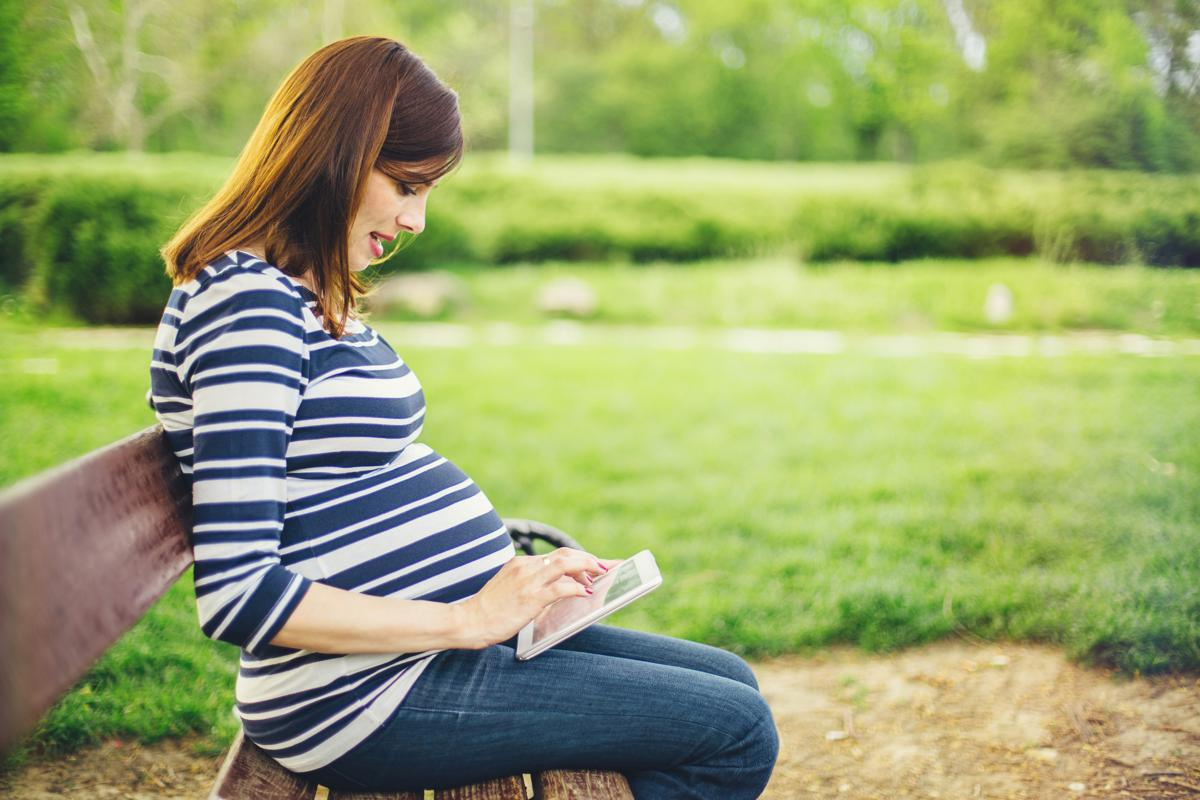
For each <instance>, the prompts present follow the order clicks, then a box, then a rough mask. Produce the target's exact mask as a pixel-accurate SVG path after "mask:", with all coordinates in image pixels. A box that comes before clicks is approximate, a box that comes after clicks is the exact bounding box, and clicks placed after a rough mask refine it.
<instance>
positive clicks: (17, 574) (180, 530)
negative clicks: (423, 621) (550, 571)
mask: <svg viewBox="0 0 1200 800" xmlns="http://www.w3.org/2000/svg"><path fill="white" fill-rule="evenodd" d="M191 505H192V502H191V492H190V490H189V487H188V482H187V481H186V479H185V477H184V476H183V474H182V473H181V472H180V469H179V464H178V462H177V461H176V459H175V456H174V454H173V453H171V451H170V450H169V449H168V447H167V444H166V440H165V439H164V437H163V435H162V429H161V427H159V426H154V427H152V428H148V429H146V430H144V431H142V432H140V433H137V434H134V435H133V436H130V437H128V438H126V439H123V440H121V441H119V442H116V443H115V444H112V445H109V446H108V447H105V448H102V449H100V450H97V451H95V452H93V453H90V454H88V455H86V456H83V457H82V458H79V459H77V460H75V461H72V462H70V463H68V464H65V465H63V466H60V467H57V468H55V469H52V470H49V471H47V472H45V473H42V474H41V475H37V476H34V477H32V478H29V479H27V480H25V481H23V482H21V483H19V484H17V485H16V486H13V487H11V488H10V489H8V490H6V491H4V492H3V493H0V753H3V752H6V751H7V750H8V749H9V748H10V747H11V746H12V745H14V744H16V743H17V742H18V741H19V740H20V738H21V737H22V736H24V735H25V734H26V733H28V732H29V731H30V730H31V729H32V728H33V727H34V725H35V724H36V723H37V720H38V719H39V718H40V717H41V716H42V714H44V713H45V712H46V711H47V710H48V709H49V708H50V706H51V705H53V704H54V702H55V701H56V700H58V698H59V697H60V696H61V695H62V694H63V693H64V692H66V691H67V690H68V689H70V688H71V686H73V685H74V684H75V683H76V681H78V680H79V679H80V678H81V677H82V676H83V675H84V673H85V672H86V671H87V669H88V668H89V667H90V666H91V664H92V663H93V662H94V661H95V660H96V659H97V658H99V657H100V655H101V654H102V653H103V652H104V651H105V650H107V649H108V648H109V647H110V646H111V645H112V644H113V642H115V641H116V640H117V639H118V638H120V636H121V634H123V633H124V632H125V631H126V630H128V629H129V628H130V627H132V626H133V624H134V623H135V622H137V621H138V619H140V618H141V617H142V615H143V614H145V613H146V611H147V610H148V609H149V608H150V606H151V605H153V603H154V602H155V601H156V600H158V598H160V597H161V596H162V595H163V593H165V592H166V590H167V589H168V588H169V587H170V586H171V584H173V583H174V582H175V580H176V579H177V578H178V577H179V576H180V575H181V574H183V572H184V571H185V570H186V569H187V568H188V566H189V565H190V564H191V563H192V550H191V545H190V543H189V538H190V530H191V522H190V518H191ZM506 523H508V524H509V528H510V531H511V532H512V535H513V539H514V541H515V542H516V543H517V545H518V546H520V547H522V549H525V550H526V552H532V541H533V540H534V539H537V538H544V539H548V540H550V541H554V542H563V543H568V544H571V542H570V540H569V539H568V538H566V537H565V536H563V535H562V534H561V532H559V531H556V530H555V529H553V528H550V527H549V526H543V525H540V524H539V523H532V522H529V521H527V520H511V521H509V520H506ZM527 782H528V785H529V786H530V787H531V788H532V791H533V796H534V797H535V798H544V800H551V799H552V798H553V799H554V800H560V799H561V800H566V798H578V799H579V800H582V799H583V798H596V799H597V800H598V799H600V798H613V799H614V800H617V799H622V800H632V797H633V795H632V793H631V792H630V790H629V784H628V782H627V781H626V780H625V778H624V777H623V776H622V775H619V774H617V773H613V772H596V771H563V770H556V771H551V772H544V773H541V774H537V775H532V776H522V775H513V776H510V777H507V778H502V779H498V780H493V781H487V782H485V783H481V784H475V785H472V786H462V787H459V788H456V789H448V790H439V791H438V792H436V793H435V795H434V796H435V797H437V798H447V799H449V798H462V799H463V800H466V798H472V800H518V798H519V799H520V800H526V798H527V797H528V792H527ZM324 791H326V790H324V789H319V787H317V786H316V785H314V784H311V783H309V782H307V781H305V780H304V779H302V778H301V777H299V776H297V775H295V774H294V773H291V772H289V771H287V770H286V769H284V768H283V767H281V766H279V765H278V764H276V763H275V761H273V760H272V759H271V758H270V757H268V756H267V755H266V754H265V753H264V752H263V751H262V750H260V749H259V748H258V747H256V746H255V745H254V744H253V743H251V742H249V741H248V740H246V739H245V738H244V737H243V736H242V735H241V733H239V734H238V736H237V738H236V739H235V741H234V742H233V744H232V746H231V747H230V749H229V753H228V755H227V756H226V758H225V762H224V765H223V766H222V767H221V770H220V772H219V773H218V775H217V779H216V783H215V785H214V786H213V790H212V794H211V795H210V796H211V797H212V798H223V799H224V800H234V799H235V798H239V799H240V798H256V799H257V798H263V800H270V799H271V798H279V800H285V799H286V800H293V799H295V800H299V798H313V797H314V796H316V795H317V794H318V792H324ZM328 795H329V797H331V798H341V800H385V798H386V799H387V800H401V799H403V800H408V798H417V799H418V800H419V799H420V798H422V797H424V796H425V793H423V792H401V793H387V794H363V793H345V792H334V791H329V793H328Z"/></svg>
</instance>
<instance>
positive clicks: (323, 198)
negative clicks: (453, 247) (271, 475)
mask: <svg viewBox="0 0 1200 800" xmlns="http://www.w3.org/2000/svg"><path fill="white" fill-rule="evenodd" d="M462 152H463V136H462V128H461V125H460V120H459V113H458V95H456V94H455V93H454V91H453V90H451V89H450V88H449V87H447V86H446V85H445V84H443V83H442V82H441V81H440V80H438V78H437V77H436V76H435V75H434V74H433V72H431V71H430V69H429V68H428V67H426V66H425V64H424V63H422V62H421V60H420V59H418V58H417V57H416V56H415V55H413V54H412V53H411V52H409V50H408V49H407V48H405V47H404V45H402V44H400V43H399V42H396V41H393V40H391V39H386V38H382V37H370V36H356V37H352V38H349V39H342V40H341V41H338V42H334V43H333V44H330V45H326V46H325V47H322V48H321V49H320V50H318V51H317V52H315V53H313V54H312V55H311V56H309V57H308V58H306V59H305V60H304V61H303V62H301V64H300V65H299V66H298V67H296V68H295V69H294V70H293V71H292V73H291V74H290V75H288V76H287V78H285V79H284V81H283V84H282V85H281V86H280V87H279V90H278V91H276V92H275V96H274V97H273V98H271V102H270V103H268V104H267V108H266V111H264V112H263V116H262V119H261V120H259V123H258V127H256V128H255V129H254V133H253V135H252V136H251V137H250V141H249V142H247V144H246V147H245V149H244V150H243V151H242V154H241V156H240V157H239V158H238V161H237V165H236V166H235V167H234V169H233V174H231V175H230V176H229V179H228V180H227V181H226V182H225V185H224V186H223V187H222V188H221V189H220V191H218V192H217V194H216V195H215V196H214V197H213V198H212V199H211V200H210V201H209V202H208V203H207V204H205V205H204V207H203V208H201V209H200V210H199V211H197V212H196V213H195V214H194V215H192V217H191V218H190V219H189V220H188V221H187V222H185V223H184V225H183V227H181V228H180V229H179V231H178V232H177V233H176V234H175V236H174V237H172V238H171V240H170V241H169V242H167V244H166V245H164V246H163V248H162V255H163V259H164V260H165V261H166V264H167V274H168V275H169V276H170V277H171V279H172V280H173V281H174V282H175V284H176V285H178V284H180V283H184V282H186V281H188V280H191V279H192V278H194V277H195V276H196V275H197V273H199V272H200V271H201V270H202V269H204V267H205V266H206V265H207V264H209V263H211V262H213V261H215V260H217V259H218V258H220V256H221V255H222V254H223V253H225V252H226V251H228V250H231V249H234V248H236V247H241V246H246V245H248V244H250V243H260V244H261V245H262V247H263V248H264V250H265V252H264V253H262V255H263V256H265V257H266V260H267V261H268V262H269V263H271V264H273V265H275V266H276V267H278V268H279V269H281V270H282V271H284V272H285V273H287V274H289V275H291V276H293V277H297V278H298V277H300V276H302V275H305V274H308V275H309V276H310V283H311V284H312V287H313V290H314V291H315V293H316V295H317V298H318V300H319V303H320V311H321V312H322V313H323V314H324V317H325V327H326V329H327V330H328V331H329V332H330V333H331V334H332V335H333V336H335V337H340V336H341V335H342V333H343V331H344V330H345V326H346V320H347V318H348V317H349V315H350V312H351V309H352V307H353V306H354V303H355V301H356V300H357V298H358V297H359V296H360V295H362V294H363V292H365V291H366V285H365V284H364V283H363V282H362V280H361V279H360V278H359V277H358V276H357V275H355V274H353V273H352V272H351V271H350V264H349V261H348V259H347V247H348V239H349V235H350V225H351V223H352V222H353V219H354V214H355V212H356V210H357V209H358V207H359V204H360V203H361V202H362V198H363V195H364V191H365V186H366V182H367V178H368V177H369V176H370V173H371V169H372V168H373V167H374V168H378V169H379V170H380V171H382V172H384V173H385V174H386V175H388V176H389V177H391V178H393V179H394V180H397V181H403V182H406V183H415V184H420V183H430V182H432V181H434V180H437V179H438V178H439V177H441V176H442V175H445V174H446V173H447V172H449V171H450V170H452V169H453V168H454V167H455V166H456V165H457V164H458V162H459V160H460V159H461V158H462Z"/></svg>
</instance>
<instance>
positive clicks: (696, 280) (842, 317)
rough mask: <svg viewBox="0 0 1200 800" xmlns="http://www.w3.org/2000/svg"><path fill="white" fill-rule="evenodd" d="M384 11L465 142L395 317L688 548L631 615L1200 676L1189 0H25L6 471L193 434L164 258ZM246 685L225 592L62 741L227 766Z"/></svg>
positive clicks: (388, 329)
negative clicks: (259, 128)
mask: <svg viewBox="0 0 1200 800" xmlns="http://www.w3.org/2000/svg"><path fill="white" fill-rule="evenodd" d="M358 33H378V34H385V35H389V36H393V37H395V38H397V39H399V40H401V41H403V42H405V43H406V44H408V45H409V46H410V47H411V48H412V49H413V50H414V51H415V52H417V53H418V54H419V55H421V56H422V57H423V58H424V59H425V60H426V61H427V62H428V63H429V64H430V65H431V66H432V67H433V69H434V70H435V71H436V72H437V73H438V74H439V75H440V76H441V77H442V78H443V79H444V80H445V81H447V82H448V83H449V84H450V85H451V86H453V87H454V88H455V89H456V90H457V91H458V92H459V94H460V97H461V103H462V109H463V114H464V120H465V128H466V133H467V137H468V141H469V153H468V156H467V158H466V160H465V162H464V164H463V166H462V167H461V169H460V170H459V171H458V172H457V173H456V174H454V175H453V176H451V177H449V178H448V179H447V180H445V181H444V182H443V184H442V185H441V186H440V187H439V188H438V189H437V190H436V192H435V193H434V195H433V196H432V198H431V201H430V210H429V221H428V228H427V231H426V232H425V233H424V234H422V235H421V236H420V237H418V238H417V239H416V240H415V241H413V242H411V243H410V244H409V246H407V247H406V248H405V249H403V250H402V251H401V252H399V253H397V254H395V256H394V257H393V258H391V259H390V260H388V261H387V262H385V263H384V264H383V265H381V266H379V267H377V268H375V269H374V270H373V279H374V280H375V281H377V283H378V288H377V290H376V292H375V294H374V295H373V296H372V297H371V298H369V300H368V310H369V313H370V318H371V321H372V324H373V325H375V326H376V327H377V329H378V330H379V331H380V332H381V333H382V334H384V335H385V336H386V337H387V338H388V340H389V342H391V343H392V345H393V346H394V347H395V348H396V349H397V350H398V351H399V352H400V354H401V355H402V356H403V357H404V358H405V359H406V361H408V362H409V363H410V364H412V366H413V368H414V370H415V372H416V373H417V374H418V375H419V376H420V378H421V380H422V381H423V383H424V385H425V389H426V393H427V397H428V400H429V415H428V419H427V423H426V429H425V434H424V438H425V439H426V440H427V441H429V442H430V443H431V444H432V445H433V446H434V447H436V448H437V449H439V450H440V451H441V452H443V453H445V454H446V455H448V456H449V457H450V458H452V459H454V460H455V461H457V462H458V463H459V464H460V465H462V466H463V467H464V469H466V471H467V472H468V473H469V474H471V475H472V476H473V477H474V478H475V479H476V480H477V481H478V482H479V483H480V484H481V485H482V486H483V487H484V489H485V491H487V492H488V494H489V497H490V498H491V499H492V501H493V503H494V504H495V505H496V506H497V507H498V508H499V509H500V510H501V512H502V513H503V514H505V515H508V516H526V517H534V518H540V519H543V520H545V521H547V522H550V523H552V524H555V525H557V526H559V527H561V528H563V529H565V530H568V531H569V532H571V533H572V534H573V535H574V536H575V537H576V538H578V539H580V540H581V541H583V542H584V544H585V545H587V546H588V547H589V548H590V549H592V550H593V551H595V552H597V553H601V554H604V555H611V556H622V555H626V554H628V553H632V552H635V551H636V550H639V549H641V548H643V547H650V548H651V549H653V550H654V551H655V554H656V556H657V557H658V560H659V563H660V565H662V567H663V572H664V574H665V575H666V576H667V581H666V584H665V585H664V587H663V589H662V590H661V591H660V592H658V593H656V595H655V596H654V597H652V598H650V599H648V600H647V601H644V602H642V603H639V604H636V605H635V606H634V607H631V608H630V609H629V610H627V611H625V612H622V613H623V614H624V616H623V617H622V619H621V621H622V623H623V624H627V625H631V626H635V627H641V628H645V629H650V630H657V631H662V632H667V633H672V634H676V635H682V636H688V637H691V638H695V639H698V640H702V641H707V642H711V643H713V644H718V645H721V646H725V647H729V648H732V649H734V650H736V651H738V652H741V653H743V654H746V655H748V656H750V657H755V658H759V657H765V656H769V655H775V654H780V653H789V652H799V653H811V652H814V651H816V650H817V649H819V648H823V647H827V646H830V645H834V644H839V643H848V644H852V645H856V646H860V647H863V648H866V649H869V650H890V649H894V648H898V647H903V646H908V645H914V644H919V643H922V642H928V641H932V640H936V639H940V638H944V637H948V636H955V635H959V636H964V637H970V638H972V640H979V639H987V640H991V641H1008V640H1025V641H1047V642H1053V643H1055V644H1058V645H1060V646H1062V647H1063V648H1064V649H1065V650H1066V652H1067V653H1068V654H1070V655H1071V656H1072V657H1074V658H1077V659H1080V660H1082V661H1084V662H1086V663H1098V664H1102V665H1108V666H1113V667H1117V668H1119V669H1121V670H1124V671H1125V672H1127V673H1130V674H1132V673H1138V672H1143V673H1148V672H1170V671H1181V670H1182V671H1193V672H1194V671H1195V670H1197V669H1198V668H1200V588H1198V587H1200V434H1198V433H1197V432H1198V431H1200V403H1197V402H1196V401H1197V399H1198V398H1200V272H1198V271H1197V270H1196V269H1193V268H1195V267H1200V177H1198V175H1197V170H1200V5H1197V4H1196V3H1195V2H1193V1H1192V0H1140V1H1139V0H1054V2H1051V0H1006V2H994V1H991V2H988V1H985V0H900V1H899V2H877V1H876V0H822V1H821V2H815V1H810V0H748V1H747V2H738V3H726V2H706V1H704V0H692V1H690V2H665V1H657V0H652V1H650V2H646V1H644V0H512V2H504V1H502V0H473V1H470V2H461V3H452V4H446V3H441V2H433V1H432V0H429V1H428V2H426V1H425V0H406V2H404V3H385V2H381V1H379V2H376V1H375V0H357V1H356V2H353V3H350V2H345V1H344V0H326V2H324V3H320V2H314V3H308V4H297V3H291V2H281V1H278V0H204V2H199V0H173V1H172V2H153V1H151V0H143V1H142V2H138V1H136V0H127V1H126V2H121V1H120V0H106V1H104V2H99V1H97V0H79V1H78V2H14V0H0V151H5V153H6V154H4V155H0V485H8V484H12V483H15V482H16V481H18V480H19V479H21V478H24V477H27V476H29V475H32V474H34V473H36V472H39V471H41V470H44V469H46V468H49V467H51V466H53V465H55V464H58V463H61V462H63V461H65V460H67V459H69V458H72V457H75V456H78V455H81V454H83V453H85V452H87V451H89V450H92V449H94V448H96V447H99V446H102V445H104V444H107V443H108V442H111V441H113V440H114V439H116V438H118V437H120V436H122V435H125V434H128V433H132V432H134V431H136V430H139V429H141V428H143V427H146V426H147V425H150V424H153V422H154V418H153V415H152V414H151V413H150V412H149V410H148V409H147V408H146V406H145V403H144V399H143V395H144V392H145V389H146V387H147V385H148V361H149V352H150V346H151V342H152V337H153V325H154V323H156V322H157V320H158V318H159V316H160V314H161V311H162V307H163V304H164V302H165V300H166V297H167V294H168V293H169V291H170V283H169V281H168V280H167V279H166V278H165V276H164V274H163V267H162V262H161V260H160V258H159V256H158V248H159V246H161V244H162V243H163V242H164V241H165V240H166V239H167V238H168V237H169V236H170V235H171V233H172V232H173V231H174V230H175V229H176V228H177V227H178V225H179V224H180V223H181V222H182V221H183V220H184V219H185V218H186V217H187V215H188V214H189V213H191V212H192V211H193V210H195V209H196V208H197V207H198V206H199V205H200V204H201V203H202V202H203V201H204V200H205V199H206V198H207V197H208V196H209V195H210V194H211V193H212V192H213V191H214V190H215V189H216V187H218V186H219V185H220V184H221V182H222V180H223V179H224V178H225V176H226V175H227V174H228V172H229V170H230V169H231V167H232V163H233V158H234V157H235V156H236V154H237V152H238V151H239V149H240V148H241V146H242V145H243V143H244V142H245V140H246V138H247V137H248V135H249V133H250V131H251V130H252V128H253V126H254V125H255V123H256V121H257V119H258V115H259V114H260V113H261V111H262V108H263V106H264V104H265V103H266V101H267V99H268V98H269V97H270V95H271V94H272V92H273V91H274V89H275V88H276V86H277V85H278V83H279V81H280V80H281V79H282V78H283V76H284V75H285V74H286V73H287V71H288V70H289V69H290V68H291V67H293V66H294V65H295V64H296V63H298V62H299V61H300V60H301V59H302V58H303V57H304V56H306V55H307V54H308V53H309V52H311V51H312V50H314V49H316V48H317V47H318V46H320V45H321V44H323V43H325V42H328V41H332V40H334V39H337V38H339V37H342V36H346V35H352V34H358ZM480 387H487V388H485V389H483V390H481V388H480ZM235 669H236V653H235V652H233V651H232V650H231V649H229V648H227V647H225V646H218V645H214V644H212V643H211V642H207V641H204V640H203V639H202V637H201V635H200V633H199V631H198V630H197V626H196V623H195V608H194V604H193V601H192V598H191V589H190V585H189V584H188V579H187V578H185V579H184V580H183V581H182V582H181V583H180V584H179V585H177V586H176V587H175V588H174V589H173V590H172V591H171V593H170V594H168V595H167V597H166V598H165V599H164V600H163V601H162V602H161V603H160V604H159V606H158V607H156V609H155V610H154V612H152V614H151V615H150V616H149V617H147V619H146V620H145V621H144V622H143V623H142V624H141V625H139V626H138V627H137V628H135V629H134V630H133V631H132V632H131V633H130V634H129V635H128V636H127V637H126V638H125V639H124V640H123V641H122V643H121V644H120V645H118V646H117V647H116V648H114V650H113V651H111V652H110V653H109V654H108V655H107V656H106V657H105V658H104V659H103V660H102V661H101V662H100V663H99V664H98V665H97V666H96V668H95V669H93V671H92V672H91V673H90V674H89V676H88V677H87V678H85V679H84V681H83V682H82V683H81V685H80V687H78V688H77V689H76V691H75V692H73V693H72V694H71V695H69V696H68V697H67V698H65V699H64V700H63V702H62V703H61V704H60V705H59V707H58V708H56V709H55V711H54V712H52V714H51V715H50V716H49V717H48V718H47V720H46V721H44V723H43V725H42V727H41V728H40V729H39V730H38V732H37V733H35V734H34V736H33V737H32V738H31V739H30V742H29V747H30V748H40V749H44V750H47V751H49V752H57V751H60V750H63V749H70V748H72V747H76V746H78V745H79V744H82V743H86V742H91V741H96V740H99V739H102V738H104V737H108V736H114V735H122V736H134V737H138V738H141V739H143V740H145V741H150V740H153V739H155V738H159V737H162V736H167V735H183V734H189V733H198V734H199V735H200V737H201V743H202V746H206V747H208V748H210V749H211V750H214V751H216V750H219V749H220V748H221V747H223V746H224V745H225V743H226V742H228V740H229V738H230V737H231V736H232V733H233V731H234V729H235V727H236V725H235V722H234V721H233V720H232V719H231V718H230V716H229V714H228V707H229V705H230V703H231V702H232V694H231V692H232V676H233V671H234V670H235ZM179 685H187V686H189V687H195V688H194V691H189V692H187V693H180V692H172V691H170V689H169V687H172V686H179ZM20 757H23V756H20Z"/></svg>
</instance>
